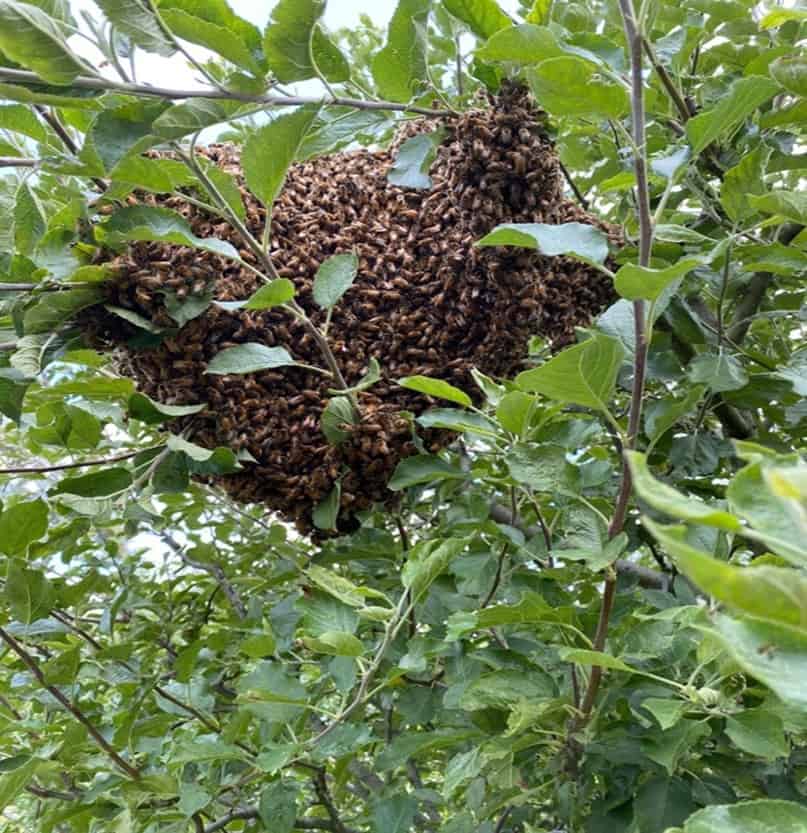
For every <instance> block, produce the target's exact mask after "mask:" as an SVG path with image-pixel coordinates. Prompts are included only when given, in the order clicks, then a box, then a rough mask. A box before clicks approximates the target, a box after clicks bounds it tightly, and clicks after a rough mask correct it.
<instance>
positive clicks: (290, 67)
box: [263, 0, 344, 84]
mask: <svg viewBox="0 0 807 833" xmlns="http://www.w3.org/2000/svg"><path fill="white" fill-rule="evenodd" d="M324 11H325V0H280V2H279V3H278V4H277V5H276V6H275V7H274V9H273V10H272V17H271V20H270V21H269V25H268V27H267V29H266V34H265V35H264V39H263V51H264V53H265V55H266V62H267V63H268V65H269V69H270V70H271V71H272V72H273V73H274V75H275V76H276V77H277V79H278V80H279V81H281V82H283V83H284V84H288V83H291V82H293V81H305V80H306V79H308V78H315V77H316V75H317V73H316V70H315V68H314V65H313V64H312V62H311V47H312V39H313V38H314V37H315V27H316V26H317V23H318V22H319V19H320V17H322V13H323V12H324ZM316 31H319V30H318V29H317V30H316ZM319 37H320V38H325V40H326V41H327V44H328V45H329V46H330V50H329V49H328V45H325V44H323V43H322V42H321V41H320V43H319V44H318V50H317V51H318V52H319V56H322V57H323V58H324V61H325V63H326V65H327V64H329V61H330V62H332V61H333V60H334V58H333V55H332V50H336V47H335V46H334V45H333V43H331V42H330V40H328V39H327V38H326V36H325V35H323V34H322V33H321V32H320V36H319ZM337 52H338V50H337ZM319 56H318V55H317V53H316V52H315V56H314V57H315V60H316V61H317V65H318V66H319V64H320V60H321V58H320V57H319ZM320 69H321V70H323V71H324V70H325V66H321V67H320ZM325 74H326V76H327V75H328V73H327V72H326V73H325ZM333 80H336V79H333ZM340 80H344V78H342V79H340Z"/></svg>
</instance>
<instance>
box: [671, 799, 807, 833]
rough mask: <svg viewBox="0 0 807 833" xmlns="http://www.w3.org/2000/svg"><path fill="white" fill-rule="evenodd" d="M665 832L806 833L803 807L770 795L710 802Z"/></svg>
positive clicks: (806, 827)
mask: <svg viewBox="0 0 807 833" xmlns="http://www.w3.org/2000/svg"><path fill="white" fill-rule="evenodd" d="M669 833H807V807H804V806H802V805H800V804H796V803H794V802H792V801H774V800H770V799H761V800H759V801H741V802H739V803H737V804H723V805H713V806H711V807H704V808H703V809H702V810H698V812H697V813H694V814H693V815H691V816H690V817H689V818H688V819H687V820H686V823H685V824H684V826H683V828H682V829H681V830H680V831H679V830H671V831H669Z"/></svg>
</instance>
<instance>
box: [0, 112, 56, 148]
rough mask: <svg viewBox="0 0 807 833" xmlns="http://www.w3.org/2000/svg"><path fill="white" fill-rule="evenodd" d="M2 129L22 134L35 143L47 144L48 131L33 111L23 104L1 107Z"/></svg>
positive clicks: (0, 119)
mask: <svg viewBox="0 0 807 833" xmlns="http://www.w3.org/2000/svg"><path fill="white" fill-rule="evenodd" d="M0 128H3V129H4V130H11V131H12V132H13V133H21V134H22V135H23V136H28V137H29V138H31V139H33V140H34V141H35V142H43V143H44V142H47V140H48V131H47V130H45V127H44V126H43V124H42V122H41V121H40V120H39V119H38V118H37V117H36V116H35V115H34V113H33V111H32V110H30V109H29V108H28V107H25V106H23V105H22V104H6V105H3V106H0Z"/></svg>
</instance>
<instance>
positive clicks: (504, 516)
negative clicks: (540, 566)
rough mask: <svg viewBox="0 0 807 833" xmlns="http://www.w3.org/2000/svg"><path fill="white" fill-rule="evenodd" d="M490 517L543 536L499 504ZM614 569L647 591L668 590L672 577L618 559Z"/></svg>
mask: <svg viewBox="0 0 807 833" xmlns="http://www.w3.org/2000/svg"><path fill="white" fill-rule="evenodd" d="M490 517H491V518H493V520H494V521H496V522H497V523H501V524H509V525H510V526H514V527H516V529H520V530H521V531H522V532H523V533H524V534H525V535H526V536H527V537H528V538H532V537H534V536H535V535H542V534H543V532H542V530H541V527H540V526H537V525H535V526H530V525H529V524H527V523H526V522H525V521H524V520H523V519H522V518H520V517H518V516H516V517H515V518H513V515H512V512H511V511H510V510H509V509H508V508H507V507H506V506H502V505H501V504H500V503H494V504H492V505H491V507H490ZM614 569H615V570H616V571H617V573H618V574H619V575H621V576H627V577H630V578H635V579H636V580H637V582H638V584H639V586H640V587H644V588H647V589H649V590H669V589H670V582H671V578H672V577H671V576H668V575H666V574H665V573H662V572H659V571H658V570H653V569H651V568H650V567H643V566H642V565H641V564H634V563H633V562H632V561H626V560H624V559H621V558H620V559H619V560H617V561H616V562H615V563H614Z"/></svg>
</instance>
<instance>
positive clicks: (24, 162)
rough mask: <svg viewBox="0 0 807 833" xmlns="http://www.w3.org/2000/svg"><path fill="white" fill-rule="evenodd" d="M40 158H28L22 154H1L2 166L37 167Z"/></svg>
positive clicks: (0, 163) (0, 162)
mask: <svg viewBox="0 0 807 833" xmlns="http://www.w3.org/2000/svg"><path fill="white" fill-rule="evenodd" d="M38 164H39V159H27V158H25V157H22V156H0V168H35V167H36V166H37V165H38Z"/></svg>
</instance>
